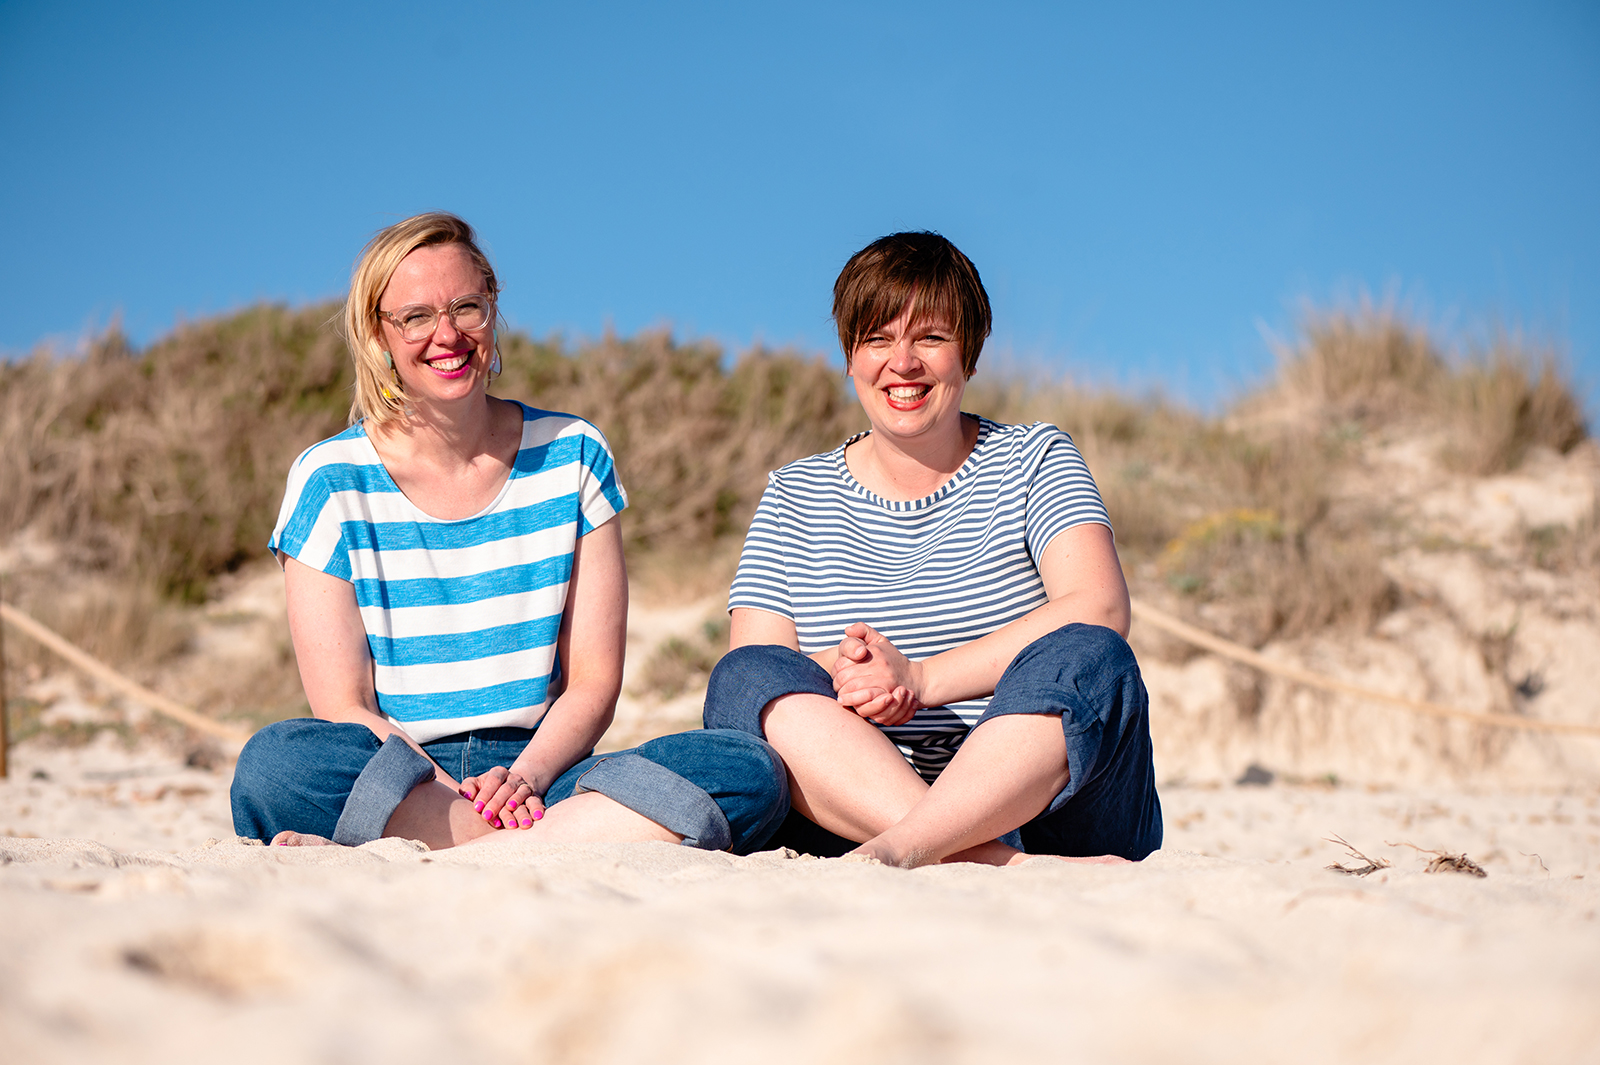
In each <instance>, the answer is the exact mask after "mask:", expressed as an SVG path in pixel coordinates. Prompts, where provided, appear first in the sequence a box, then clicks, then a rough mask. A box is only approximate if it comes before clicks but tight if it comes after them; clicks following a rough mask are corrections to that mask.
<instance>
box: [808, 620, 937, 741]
mask: <svg viewBox="0 0 1600 1065" xmlns="http://www.w3.org/2000/svg"><path fill="white" fill-rule="evenodd" d="M829 672H830V673H832V674H833V691H834V695H835V697H836V698H837V699H838V700H839V703H840V705H841V706H846V707H849V708H850V709H851V710H854V711H855V712H856V713H857V714H859V715H860V716H861V717H864V718H866V719H867V720H868V721H871V722H873V723H874V724H877V725H903V724H905V723H906V722H907V721H909V720H911V715H913V714H915V713H916V712H917V711H918V710H920V709H922V706H923V703H922V700H921V696H920V693H921V691H922V690H923V689H922V684H923V675H922V663H921V662H913V661H911V660H910V659H909V658H907V657H906V656H905V655H903V654H901V653H900V650H899V648H897V647H895V645H894V644H892V643H890V642H889V640H888V638H887V637H885V636H884V635H883V634H882V633H880V632H878V631H877V630H876V629H874V628H873V627H872V626H871V625H867V624H865V623H863V622H859V621H858V622H855V623H854V624H852V625H848V626H846V627H845V630H844V639H842V640H840V641H839V654H838V657H837V658H835V659H834V661H833V665H832V666H831V667H830V669H829Z"/></svg>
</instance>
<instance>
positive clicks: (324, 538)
mask: <svg viewBox="0 0 1600 1065" xmlns="http://www.w3.org/2000/svg"><path fill="white" fill-rule="evenodd" d="M339 439H341V438H338V437H336V438H335V439H334V440H332V441H323V443H321V444H317V445H315V446H313V447H311V448H308V449H307V450H306V451H305V452H304V453H302V454H301V455H300V457H299V458H297V459H295V461H294V465H293V466H291V467H290V468H289V480H288V483H287V485H286V486H285V488H284V493H283V505H282V506H281V507H279V508H278V521H277V524H276V525H274V526H273V529H272V538H271V539H270V540H268V541H267V547H268V548H269V549H270V550H271V551H273V552H274V553H275V554H277V555H282V556H287V557H289V558H292V559H294V560H295V561H297V562H301V563H304V564H305V565H307V566H310V567H311V568H312V569H317V570H321V571H322V572H323V573H327V574H329V575H330V576H334V577H339V578H341V579H343V580H347V581H348V580H351V579H352V571H351V566H350V551H349V547H348V545H347V544H346V543H345V540H344V528H343V522H342V520H341V516H340V514H339V513H338V507H337V505H336V503H337V501H338V499H339V496H340V494H341V493H343V492H350V491H355V492H359V491H360V490H361V489H362V485H361V484H360V483H359V482H360V480H361V476H360V473H361V471H360V467H358V466H352V465H350V464H348V463H343V462H338V461H332V462H330V461H327V460H326V459H327V457H328V456H326V455H324V454H323V449H324V448H327V446H328V445H329V444H333V443H335V442H336V441H338V440H339Z"/></svg>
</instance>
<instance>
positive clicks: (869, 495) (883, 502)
mask: <svg viewBox="0 0 1600 1065" xmlns="http://www.w3.org/2000/svg"><path fill="white" fill-rule="evenodd" d="M961 413H962V416H963V417H968V418H976V419H977V420H978V439H977V440H976V441H975V442H974V443H973V445H972V454H970V455H968V456H967V460H966V461H965V462H963V463H962V464H961V468H960V469H958V470H956V472H955V474H954V475H953V476H952V477H951V478H950V479H949V480H948V481H946V482H945V483H944V484H941V485H940V486H939V487H938V488H935V489H934V490H933V491H932V492H931V493H929V494H928V495H925V496H923V497H922V498H921V499H885V498H884V497H883V496H880V495H879V494H878V493H876V492H874V491H873V490H872V489H870V488H868V487H867V486H866V485H864V484H862V483H861V482H860V481H858V480H856V475H855V474H853V473H851V472H850V464H849V463H847V462H845V460H844V452H845V448H847V447H849V446H850V445H851V444H853V443H855V442H856V441H857V440H860V439H861V438H863V437H865V436H868V435H870V434H871V432H872V430H871V429H863V430H861V432H859V433H857V434H856V435H854V436H852V437H851V438H850V439H848V440H846V441H845V442H844V443H842V444H840V445H839V446H838V447H837V448H835V449H834V452H833V462H834V466H835V467H836V468H837V469H838V471H839V477H840V478H841V479H842V480H843V481H844V483H845V487H847V488H849V489H850V491H852V492H854V493H855V494H856V495H858V496H860V497H861V498H863V499H865V500H866V501H867V502H869V503H871V504H873V505H874V506H878V507H882V508H883V509H885V510H902V511H904V510H922V509H924V508H926V507H931V506H933V505H934V504H935V503H937V502H939V500H941V499H943V498H944V497H945V496H947V495H949V494H950V493H951V492H953V491H955V490H956V489H957V488H959V487H960V486H961V482H963V481H965V480H966V479H967V478H968V477H969V476H971V474H972V471H973V470H974V469H975V468H976V467H977V465H978V456H979V454H980V453H981V452H982V451H983V448H984V445H985V444H987V443H988V442H989V440H990V439H991V438H992V437H993V435H994V429H995V423H994V422H991V421H990V420H989V419H988V418H985V417H984V416H983V415H981V414H968V413H967V412H966V411H962V412H961Z"/></svg>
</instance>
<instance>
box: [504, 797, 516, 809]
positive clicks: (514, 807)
mask: <svg viewBox="0 0 1600 1065" xmlns="http://www.w3.org/2000/svg"><path fill="white" fill-rule="evenodd" d="M506 806H507V808H509V809H512V810H515V809H516V808H517V800H515V799H512V800H511V801H510V802H508V803H506Z"/></svg>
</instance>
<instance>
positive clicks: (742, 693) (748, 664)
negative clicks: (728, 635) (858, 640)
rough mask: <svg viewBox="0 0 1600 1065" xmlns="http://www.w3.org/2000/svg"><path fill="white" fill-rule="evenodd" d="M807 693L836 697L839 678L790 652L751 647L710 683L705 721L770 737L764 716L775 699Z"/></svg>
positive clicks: (725, 662) (731, 655)
mask: <svg viewBox="0 0 1600 1065" xmlns="http://www.w3.org/2000/svg"><path fill="white" fill-rule="evenodd" d="M801 692H804V693H806V694H810V695H821V696H823V697H824V698H827V699H832V698H833V697H834V691H833V678H832V677H831V676H829V674H828V671H827V670H825V669H823V668H822V667H821V666H819V665H817V664H816V663H815V662H814V661H812V660H811V659H810V658H807V657H806V656H805V655H803V654H801V653H800V652H799V651H796V650H794V649H793V648H790V647H780V646H778V645H776V644H747V645H745V646H744V647H735V648H734V649H733V650H732V651H729V652H728V653H727V654H725V655H723V656H722V660H721V661H719V662H718V663H717V665H716V668H715V669H713V670H712V671H711V679H710V680H709V681H708V682H707V683H706V704H705V713H704V715H703V717H702V720H703V721H704V723H705V727H706V728H708V729H718V728H731V729H737V730H738V731H740V732H748V733H749V734H750V735H752V736H759V737H761V738H762V739H765V738H766V733H764V732H763V731H762V730H761V711H762V710H764V709H765V708H766V706H767V704H768V703H770V702H772V700H774V699H779V698H782V697H783V696H785V695H795V694H799V693H801Z"/></svg>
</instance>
